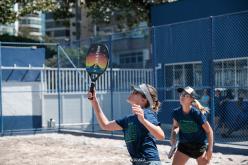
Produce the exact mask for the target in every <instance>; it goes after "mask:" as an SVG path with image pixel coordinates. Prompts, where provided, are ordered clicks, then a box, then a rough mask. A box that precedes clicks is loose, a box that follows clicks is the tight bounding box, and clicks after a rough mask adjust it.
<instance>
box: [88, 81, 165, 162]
mask: <svg viewBox="0 0 248 165" xmlns="http://www.w3.org/2000/svg"><path fill="white" fill-rule="evenodd" d="M92 96H93V100H90V101H91V104H92V106H93V109H94V111H95V114H96V116H97V120H98V122H99V124H100V126H101V128H102V129H104V130H108V131H114V130H122V131H123V133H124V139H125V142H126V146H127V149H128V152H129V154H130V156H131V158H132V160H131V161H132V164H133V165H160V164H161V163H160V158H159V153H158V149H157V146H156V139H158V140H163V139H164V132H163V130H162V129H161V128H160V123H159V122H158V120H157V111H158V108H159V105H160V103H159V101H158V96H157V91H156V89H155V88H154V87H152V86H151V85H148V84H141V85H139V86H133V91H132V93H131V94H130V95H129V97H128V102H129V103H130V104H131V105H132V112H133V114H132V115H129V116H126V117H123V118H121V119H118V120H113V121H109V120H108V119H107V117H106V116H105V115H104V113H103V111H102V109H101V107H100V105H99V103H98V100H97V98H96V92H95V91H94V92H93V94H92V93H91V92H89V93H88V98H91V97H92Z"/></svg>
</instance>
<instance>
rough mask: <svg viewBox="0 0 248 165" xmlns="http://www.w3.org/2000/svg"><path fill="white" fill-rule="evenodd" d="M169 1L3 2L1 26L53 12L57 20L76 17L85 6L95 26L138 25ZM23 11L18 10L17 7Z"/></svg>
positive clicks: (63, 0) (54, 0)
mask: <svg viewBox="0 0 248 165" xmlns="http://www.w3.org/2000/svg"><path fill="white" fill-rule="evenodd" d="M163 2H167V0H1V1H0V15H1V17H0V24H8V23H13V22H15V21H16V20H17V19H19V18H20V17H21V16H25V15H27V14H31V13H36V12H38V11H42V12H53V13H54V16H55V19H59V18H69V17H71V16H73V14H72V12H71V10H70V9H71V7H73V6H75V5H76V4H79V3H80V4H81V5H82V6H83V7H84V8H85V9H86V10H87V15H88V16H90V17H91V18H92V20H93V21H94V23H100V24H101V23H107V24H108V23H113V22H112V21H113V18H114V21H115V23H116V24H119V25H123V24H125V25H128V26H129V27H131V26H133V25H136V24H137V23H139V22H140V21H147V22H149V18H150V16H149V14H150V7H151V5H154V4H159V3H163ZM15 3H19V4H20V5H21V8H19V10H18V12H16V11H15V10H14V4H15Z"/></svg>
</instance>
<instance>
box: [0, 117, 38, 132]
mask: <svg viewBox="0 0 248 165" xmlns="http://www.w3.org/2000/svg"><path fill="white" fill-rule="evenodd" d="M2 120H3V130H20V129H34V128H41V116H3V117H2ZM1 124H2V123H1V122H0V128H1V127H2V126H1Z"/></svg>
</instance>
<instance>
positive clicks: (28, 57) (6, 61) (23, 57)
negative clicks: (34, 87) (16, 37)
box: [1, 47, 45, 81]
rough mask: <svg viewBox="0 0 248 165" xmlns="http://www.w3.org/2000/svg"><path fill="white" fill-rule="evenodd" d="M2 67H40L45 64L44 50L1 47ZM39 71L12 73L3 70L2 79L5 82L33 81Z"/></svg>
mask: <svg viewBox="0 0 248 165" xmlns="http://www.w3.org/2000/svg"><path fill="white" fill-rule="evenodd" d="M1 55H2V65H3V66H12V67H13V66H14V64H16V66H17V67H18V66H19V67H20V66H21V67H28V66H29V64H30V65H31V66H33V67H42V66H43V64H45V49H44V48H37V49H33V48H31V47H20V48H17V47H1ZM39 73H40V71H28V72H26V71H24V70H22V71H20V70H19V71H14V72H12V71H11V70H3V75H2V79H3V80H5V81H10V80H15V81H35V79H36V78H37V77H38V76H39Z"/></svg>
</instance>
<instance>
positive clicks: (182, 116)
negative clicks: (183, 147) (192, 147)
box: [173, 107, 207, 144]
mask: <svg viewBox="0 0 248 165" xmlns="http://www.w3.org/2000/svg"><path fill="white" fill-rule="evenodd" d="M173 118H174V119H175V120H176V121H177V122H178V124H179V128H180V129H179V142H180V143H199V144H205V143H206V142H207V135H206V133H205V131H204V129H203V128H202V125H203V124H204V123H206V122H207V119H206V116H205V115H203V114H202V113H201V112H200V111H199V110H198V109H196V108H194V107H191V109H190V112H189V113H187V114H186V113H184V112H183V109H182V107H179V108H178V109H175V110H174V111H173Z"/></svg>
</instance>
